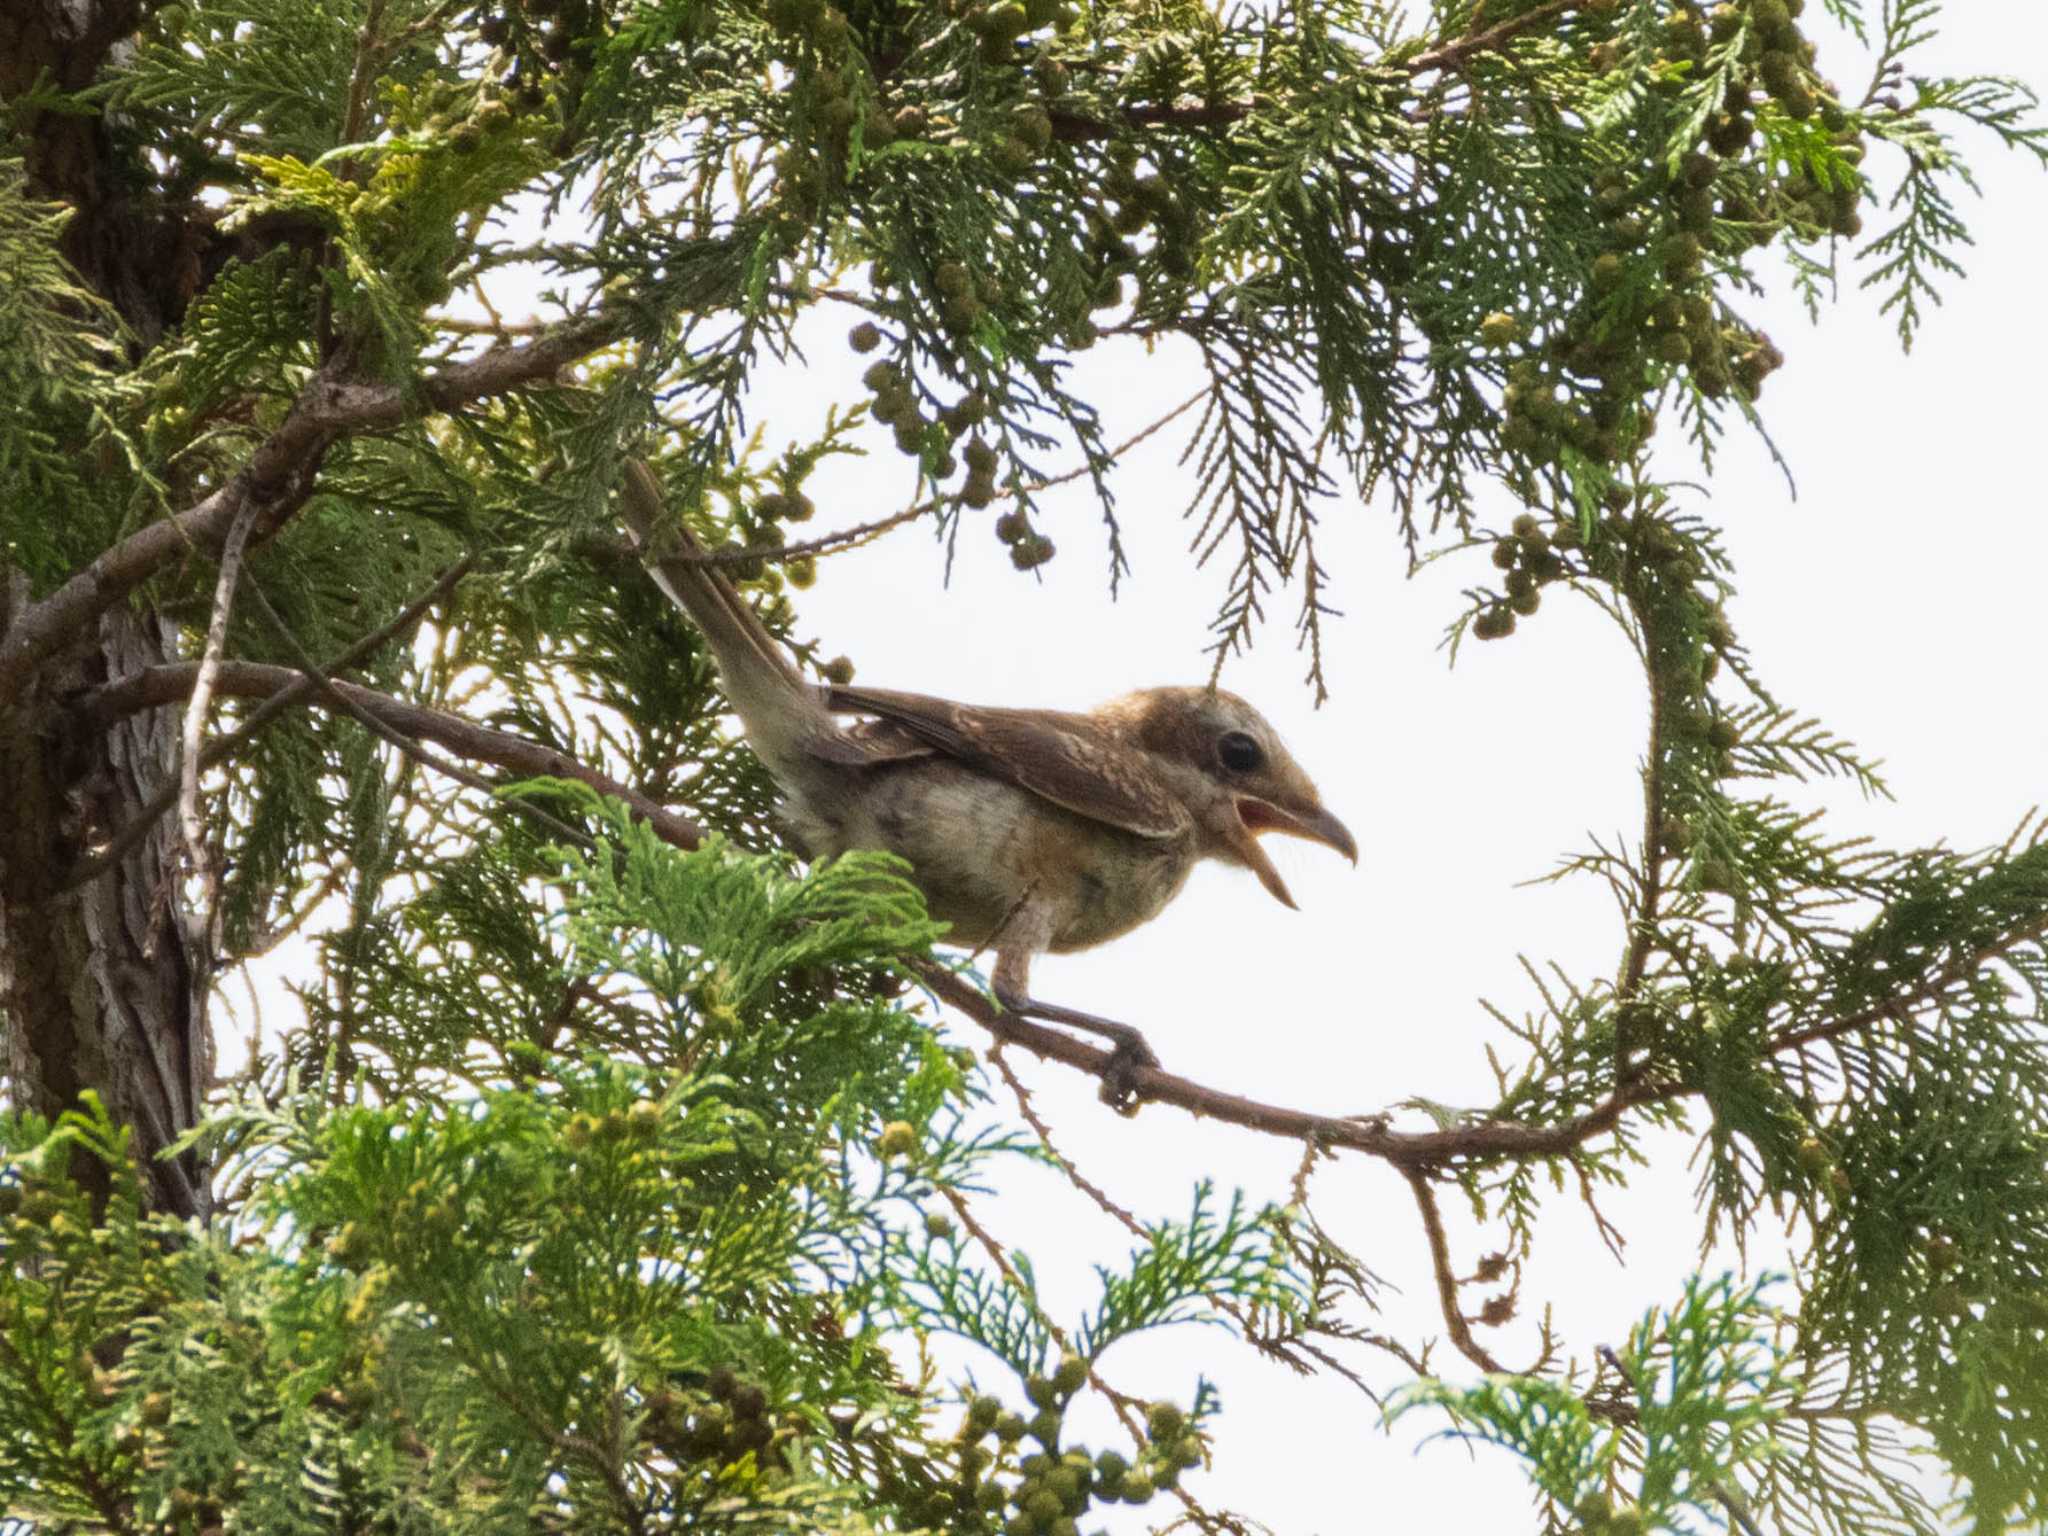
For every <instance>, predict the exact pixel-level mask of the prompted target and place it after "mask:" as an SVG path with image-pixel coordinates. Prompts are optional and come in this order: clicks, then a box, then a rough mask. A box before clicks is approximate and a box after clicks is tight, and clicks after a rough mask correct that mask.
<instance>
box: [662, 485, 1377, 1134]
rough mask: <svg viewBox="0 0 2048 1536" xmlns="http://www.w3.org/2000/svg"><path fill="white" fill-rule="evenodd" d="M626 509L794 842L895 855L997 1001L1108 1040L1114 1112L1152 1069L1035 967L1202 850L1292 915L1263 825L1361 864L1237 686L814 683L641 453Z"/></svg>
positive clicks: (1109, 929) (824, 851)
mask: <svg viewBox="0 0 2048 1536" xmlns="http://www.w3.org/2000/svg"><path fill="white" fill-rule="evenodd" d="M622 512H623V516H624V520H625V523H626V526H627V528H628V530H629V531H630V532H631V533H632V535H633V538H634V541H635V543H636V544H637V545H638V546H639V548H640V550H641V552H642V554H643V556H645V557H646V558H647V559H648V560H649V562H650V567H651V573H652V575H653V576H654V579H655V581H656V582H657V583H658V584H659V585H660V586H661V588H662V590H663V591H664V592H666V593H667V594H668V596H669V597H670V598H671V599H673V600H674V601H675V603H676V604H677V605H678V606H679V607H680V608H682V610H683V611H684V612H685V613H687V614H688V615H689V616H690V618H691V619H692V620H693V621H694V622H695V624H696V626H697V628H698V629H700V630H701V631H702V632H703V634H704V637H705V639H706V640H707V641H708V642H709V644H710V647H711V653H712V655H713V656H714V657H715V658H716V659H717V662H718V670H719V675H720V677H721V679H722V680H723V682H724V686H725V696H726V698H727V699H728V700H729V701H730V703H731V704H732V707H733V710H734V712H735V713H737V714H738V715H739V717H740V721H741V723H742V724H743V725H744V726H745V727H746V733H747V741H748V743H749V744H750V745H751V746H752V748H753V749H754V752H755V754H756V755H757V756H759V757H760V759H761V761H762V762H763V763H764V764H765V765H766V766H767V768H768V771H769V773H770V774H772V775H773V776H774V779H775V782H776V783H777V784H778V785H779V786H780V787H781V789H782V792H783V794H784V795H785V796H786V799H785V801H784V804H783V811H784V814H785V816H786V819H787V821H788V823H789V826H790V828H791V830H792V831H793V832H794V834H795V836H796V839H797V841H798V842H799V843H800V844H801V845H802V847H803V850H804V852H805V853H807V854H809V855H810V856H811V857H813V858H822V857H826V856H828V855H832V854H838V853H844V852H846V851H847V850H849V849H854V848H872V849H883V850H886V851H888V852H890V853H894V854H896V855H898V856H899V857H901V858H903V859H905V860H907V861H908V862H909V864H910V867H911V871H912V874H911V878H912V880H913V881H914V882H915V883H916V885H917V887H918V888H919V890H921V891H922V892H923V893H924V898H925V903H926V905H927V906H928V907H929V909H930V911H931V914H932V916H934V917H936V918H939V919H941V920H942V921H944V922H946V923H949V924H950V925H951V929H950V932H949V933H948V939H949V940H950V941H951V942H953V943H957V944H962V945H966V946H969V947H971V948H975V949H981V948H988V947H992V948H993V949H994V950H995V955H996V964H995V974H994V977H993V981H994V991H995V996H996V1001H997V1002H999V1003H1000V1004H1001V1005H1002V1006H1003V1008H1004V1010H1005V1011H1007V1012H1011V1013H1016V1014H1020V1015H1026V1016H1030V1017H1034V1018H1039V1019H1045V1020H1048V1021H1050V1022H1052V1023H1056V1024H1067V1025H1072V1026H1074V1027H1076V1028H1080V1029H1085V1030H1089V1031H1092V1032H1094V1033H1096V1034H1100V1035H1104V1036H1107V1037H1108V1038H1109V1039H1110V1040H1113V1041H1114V1042H1115V1043H1116V1051H1115V1055H1114V1056H1113V1058H1112V1061H1111V1067H1110V1070H1109V1072H1108V1073H1107V1074H1106V1075H1105V1078H1104V1083H1103V1097H1104V1098H1105V1099H1108V1100H1109V1101H1110V1102H1112V1103H1116V1104H1119V1105H1124V1104H1128V1103H1129V1101H1130V1099H1131V1090H1130V1076H1131V1073H1132V1072H1133V1071H1134V1070H1135V1068H1137V1067H1138V1066H1140V1065H1144V1066H1152V1065H1156V1064H1157V1058H1156V1057H1155V1056H1154V1055H1153V1054H1152V1051H1151V1048H1150V1047H1149V1046H1147V1045H1146V1043H1145V1038H1144V1036H1143V1035H1141V1034H1140V1033H1139V1032H1138V1031H1137V1030H1136V1029H1134V1028H1132V1027H1131V1026H1130V1025H1128V1024H1121V1023H1118V1022H1116V1021H1115V1020H1113V1019H1104V1018H1098V1017H1097V1016H1095V1015H1094V1014H1090V1013H1082V1012H1080V1011H1078V1010H1076V1009H1072V1008H1062V1007H1059V1006H1057V1005H1055V1004H1049V1003H1042V1002H1038V1001H1036V1000H1035V999H1033V998H1032V997H1031V995H1030V988H1029V981H1030V972H1031V960H1032V957H1033V956H1034V955H1037V954H1041V953H1044V952H1046V951H1051V952H1053V953H1055V954H1061V953H1065V952H1067V951H1069V950H1076V949H1087V948H1090V947H1091V946H1093V945H1096V944H1101V943H1104V942H1105V941H1107V940H1109V939H1113V938H1116V937H1118V936H1119V935H1121V934H1125V933H1129V932H1130V931H1131V930H1132V929H1133V928H1136V927H1137V926H1138V925H1139V924H1141V923H1145V922H1149V921H1150V920H1151V919H1152V918H1154V917H1157V916H1158V915H1159V913H1160V911H1161V910H1162V909H1163V908H1164V907H1165V906H1166V904H1167V903H1168V902H1169V901H1171V900H1173V898H1174V897H1175V896H1176V895H1178V894H1179V892H1180V889H1181V887H1182V886H1183V885H1185V884H1186V883H1187V878H1188V875H1189V874H1190V873H1191V872H1192V871H1193V869H1194V867H1195V865H1196V864H1197V863H1199V862H1200V861H1201V860H1203V859H1220V860H1222V861H1223V862H1224V863H1227V864H1236V865H1241V866H1243V867H1245V868H1248V869H1250V870H1251V871H1252V873H1254V874H1255V875H1257V876H1258V877H1259V881H1260V883H1261V884H1262V885H1264V886H1265V887H1266V889H1267V890H1268V891H1270V892H1271V893H1272V894H1273V896H1274V897H1275V898H1276V899H1278V900H1279V901H1281V902H1284V903H1285V904H1286V905H1288V906H1290V907H1291V906H1293V905H1294V898H1293V897H1292V896H1290V895H1289V894H1288V892H1287V886H1286V884H1285V883H1284V882H1283V881H1282V880H1281V878H1280V872H1279V871H1278V870H1276V869H1275V868H1274V867H1273V863H1272V860H1270V859H1269V858H1267V856H1266V853H1265V850H1264V849H1263V848H1261V847H1260V846H1259V835H1260V834H1261V833H1263V832H1287V833H1291V834H1293V835H1295V836H1297V837H1305V838H1309V839H1311V840H1312V841H1315V842H1318V843H1322V844H1324V845H1325V846H1326V847H1330V848H1334V849H1335V850H1336V851H1337V852H1339V853H1341V854H1343V855H1344V856H1345V857H1346V858H1348V859H1350V860H1351V861H1352V862H1354V863H1356V862H1357V859H1358V847H1357V844H1356V843H1354V842H1353V841H1352V837H1351V834H1350V832H1348V831H1346V830H1345V827H1344V824H1343V823H1342V822H1341V821H1339V820H1338V819H1337V818H1336V817H1335V816H1332V815H1331V814H1330V813H1329V812H1328V811H1326V810H1324V809H1323V804H1322V799H1321V797H1320V796H1318V795H1317V793H1316V787H1315V785H1314V784H1312V783H1311V782H1310V781H1309V778H1308V775H1307V774H1305V773H1303V772H1302V771H1301V769H1300V768H1299V767H1297V766H1296V765H1295V762H1294V759H1293V758H1291V757H1289V756H1288V755H1287V749H1286V748H1285V747H1283V746H1282V745H1281V744H1280V738H1279V737H1278V736H1277V735H1276V734H1275V733H1274V730H1273V728H1272V726H1270V725H1268V724H1267V723H1266V721H1265V718H1264V717H1263V716H1261V715H1260V714H1259V712H1258V711H1257V710H1255V709H1253V708H1252V707H1251V705H1249V704H1247V703H1245V701H1244V700H1243V699H1240V698H1238V697H1237V696H1236V695H1235V694H1231V693H1224V692H1222V691H1220V690H1211V689H1205V688H1147V689H1143V690H1141V691H1139V692H1137V693H1132V694H1127V695H1126V696H1124V697H1123V698H1120V699H1115V700H1112V701H1111V702H1109V703H1107V704H1104V705H1102V706H1101V707H1100V708H1098V709H1094V710H1091V711H1090V712H1088V713H1087V714H1065V713H1061V712H1058V711H1054V710H1043V709H994V708H986V707H983V706H979V705H972V704H954V703H950V702H948V701H946V700H944V699H934V698H927V697H925V696H923V695H921V694H915V693H894V692H890V691H888V690H886V689H881V688H830V687H818V686H814V685H812V684H809V683H807V682H805V681H804V679H803V677H802V676H801V675H800V674H799V673H798V671H797V670H796V667H795V666H794V664H793V663H792V662H791V661H790V659H789V657H788V656H786V655H785V654H784V653H783V651H782V649H781V648H780V647H779V646H778V645H777V643H776V641H775V639H774V637H773V636H772V635H770V634H769V633H768V631H767V629H766V628H765V627H763V625H762V624H761V621H760V620H759V619H758V618H756V617H755V615H754V612H753V610H752V609H751V608H749V607H748V606H747V604H746V602H745V601H744V600H743V599H742V598H741V597H740V595H739V593H738V592H736V591H735V590H734V589H733V586H732V584H731V583H730V582H729V581H727V580H726V579H725V577H724V576H723V575H721V574H720V573H719V571H718V569H717V567H715V566H711V565H705V564H702V563H698V562H699V559H700V557H701V556H702V554H703V549H702V546H701V545H699V544H698V543H697V541H696V540H695V539H694V538H693V537H692V536H691V534H690V532H689V530H688V529H687V528H685V527H684V526H683V525H682V522H681V520H680V519H678V518H664V512H663V496H662V490H661V485H660V482H659V481H658V480H657V479H656V478H655V476H654V473H653V472H652V471H651V470H650V469H648V467H647V466H646V465H645V464H643V463H641V462H639V461H638V460H632V461H629V462H628V464H627V466H626V479H625V485H624V496H623V505H622ZM657 528H659V530H660V531H659V532H657ZM840 715H854V716H860V717H863V718H859V719H855V720H851V721H846V722H842V721H841V720H839V719H838V718H837V717H838V716H840Z"/></svg>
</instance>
